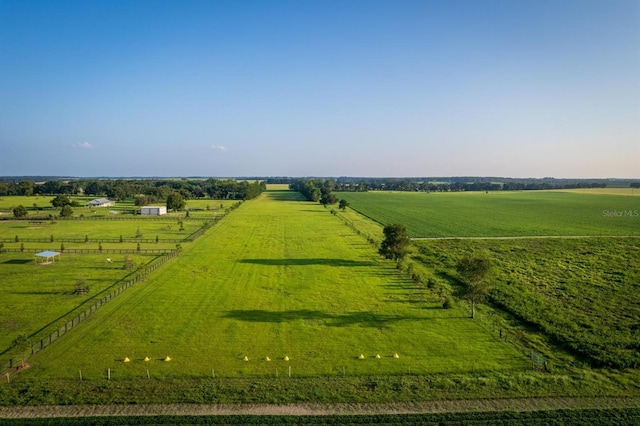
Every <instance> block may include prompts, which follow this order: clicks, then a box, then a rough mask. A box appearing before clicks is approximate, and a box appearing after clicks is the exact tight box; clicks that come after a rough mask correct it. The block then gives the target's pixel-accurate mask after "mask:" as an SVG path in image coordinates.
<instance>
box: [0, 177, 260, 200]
mask: <svg viewBox="0 0 640 426" xmlns="http://www.w3.org/2000/svg"><path fill="white" fill-rule="evenodd" d="M264 190H266V182H265V181H252V182H248V181H236V180H232V179H213V178H210V179H200V180H189V179H179V180H178V179H176V180H168V179H114V180H110V179H78V180H48V181H46V182H44V183H34V182H33V181H30V180H23V181H20V182H12V181H0V196H3V195H26V196H30V195H87V196H94V197H107V198H110V199H113V200H116V201H120V200H125V199H128V198H129V199H130V198H135V199H136V204H137V205H145V204H152V203H156V202H164V201H165V200H167V198H168V197H169V195H171V194H173V193H175V192H177V193H179V194H180V195H181V196H182V197H183V198H184V199H185V200H186V199H194V198H205V197H208V198H212V199H228V200H249V199H252V198H255V197H257V196H258V195H260V194H261V193H262V192H263V191H264Z"/></svg>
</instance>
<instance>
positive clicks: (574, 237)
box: [411, 235, 640, 241]
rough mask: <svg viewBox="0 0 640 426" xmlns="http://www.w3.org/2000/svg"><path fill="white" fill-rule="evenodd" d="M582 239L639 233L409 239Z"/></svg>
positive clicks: (624, 236)
mask: <svg viewBox="0 0 640 426" xmlns="http://www.w3.org/2000/svg"><path fill="white" fill-rule="evenodd" d="M552 238H557V239H578V240H579V239H583V238H640V235H527V236H522V235H518V236H507V237H413V238H411V241H429V240H527V239H538V240H542V239H552Z"/></svg>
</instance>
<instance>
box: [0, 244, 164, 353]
mask: <svg viewBox="0 0 640 426" xmlns="http://www.w3.org/2000/svg"><path fill="white" fill-rule="evenodd" d="M125 256H127V255H109V257H111V258H112V260H113V262H112V263H106V258H107V256H106V255H89V254H83V255H73V254H64V253H63V254H62V255H61V258H60V261H56V262H55V263H54V264H50V265H37V266H36V265H35V264H34V256H33V254H32V253H0V271H1V272H2V286H0V353H2V352H3V351H5V350H6V349H7V348H8V346H9V345H10V344H11V342H12V341H13V340H14V339H16V337H18V336H19V335H20V334H25V335H27V336H31V335H34V337H33V339H32V340H34V341H35V340H37V339H38V338H41V337H44V335H46V334H48V333H49V332H51V331H54V330H55V329H56V328H57V327H58V326H59V325H60V324H61V323H64V322H65V321H64V318H70V317H72V316H74V315H72V312H74V311H75V310H82V309H85V308H86V307H88V306H89V305H90V304H92V303H93V301H92V300H93V299H94V298H98V296H99V295H100V293H101V292H103V291H104V290H105V289H107V288H108V287H110V286H112V285H113V284H114V283H115V282H117V281H119V280H121V279H123V278H124V277H125V276H127V275H128V274H130V273H132V272H134V271H135V269H136V268H137V267H140V266H142V265H144V264H146V263H149V262H150V261H152V260H153V259H155V256H150V255H140V254H132V255H130V256H131V257H132V259H133V262H134V269H133V270H125V269H123V266H124V261H125ZM79 278H80V279H82V280H84V282H85V284H86V285H88V286H89V292H88V294H86V295H77V294H74V290H75V285H76V281H77V280H78V279H79ZM76 315H77V312H76Z"/></svg>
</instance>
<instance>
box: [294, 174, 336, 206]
mask: <svg viewBox="0 0 640 426" xmlns="http://www.w3.org/2000/svg"><path fill="white" fill-rule="evenodd" d="M289 187H290V188H291V189H292V190H294V191H298V192H299V193H301V194H302V195H303V196H304V197H305V198H306V199H307V200H309V201H313V202H320V203H321V204H323V205H325V206H326V205H329V204H335V203H337V202H338V198H337V197H336V196H335V194H334V193H333V190H334V189H335V187H336V182H335V181H334V180H333V179H327V180H318V179H312V180H298V181H296V182H293V183H291V184H290V185H289ZM345 207H346V205H345Z"/></svg>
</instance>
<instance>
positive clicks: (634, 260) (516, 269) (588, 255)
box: [415, 238, 640, 368]
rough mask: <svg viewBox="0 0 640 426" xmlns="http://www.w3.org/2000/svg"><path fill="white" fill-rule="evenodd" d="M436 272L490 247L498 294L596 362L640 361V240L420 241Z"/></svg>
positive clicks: (422, 255) (446, 272) (447, 271)
mask: <svg viewBox="0 0 640 426" xmlns="http://www.w3.org/2000/svg"><path fill="white" fill-rule="evenodd" d="M415 244H416V245H417V246H418V248H419V255H417V256H416V258H417V259H419V260H420V261H422V262H423V263H424V264H425V265H428V267H429V268H430V269H432V270H433V271H434V273H435V274H436V275H440V276H445V277H446V276H455V264H456V262H457V260H458V259H460V258H462V257H464V256H465V255H468V254H470V253H479V252H484V253H488V255H489V257H490V258H491V259H493V262H494V263H495V271H496V275H495V278H493V279H492V287H493V291H492V293H491V298H492V301H493V302H494V303H496V304H497V305H499V306H502V307H503V308H505V309H506V310H508V311H509V312H511V313H513V314H514V315H516V316H517V317H519V318H522V319H524V320H525V321H527V322H528V323H530V324H535V325H536V326H537V327H539V328H540V329H541V330H543V331H544V332H545V333H547V334H548V335H550V336H552V337H553V338H554V339H556V341H558V342H560V343H561V344H562V345H564V346H565V347H567V348H571V349H572V350H573V351H574V352H575V353H578V354H580V355H581V356H582V357H583V359H585V360H587V361H588V362H590V363H593V364H595V365H601V366H611V367H617V368H624V367H632V366H633V367H635V368H638V367H640V304H638V290H639V286H638V285H639V284H638V283H640V268H639V267H638V259H640V239H637V238H633V239H624V238H615V239H613V238H610V239H606V238H600V239H570V240H563V239H546V240H544V239H521V240H502V241H495V240H463V239H458V240H434V241H420V242H416V243H415Z"/></svg>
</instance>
